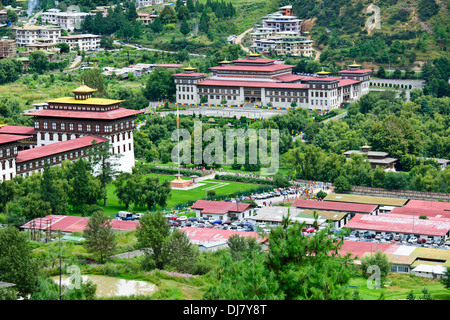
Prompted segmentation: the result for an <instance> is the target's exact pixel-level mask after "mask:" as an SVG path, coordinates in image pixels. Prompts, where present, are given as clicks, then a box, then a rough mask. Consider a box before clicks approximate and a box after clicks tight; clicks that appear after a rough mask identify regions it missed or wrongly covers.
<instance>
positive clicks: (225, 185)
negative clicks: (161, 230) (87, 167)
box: [102, 174, 260, 217]
mask: <svg viewBox="0 0 450 320" xmlns="http://www.w3.org/2000/svg"><path fill="white" fill-rule="evenodd" d="M149 176H156V177H158V178H159V181H160V182H163V181H166V180H169V181H172V180H174V179H175V177H174V176H171V175H162V174H151V175H149ZM183 179H189V178H186V177H183ZM201 183H203V184H204V185H202V186H199V187H197V188H194V189H191V190H171V192H170V195H169V199H168V200H167V205H166V207H165V208H164V209H166V210H167V209H170V210H171V209H172V208H175V206H177V205H178V204H182V203H186V202H188V201H196V200H200V199H206V193H207V191H208V190H214V191H215V193H216V195H218V196H219V195H230V194H235V193H237V194H239V193H240V194H242V193H243V192H246V191H250V190H252V189H256V188H258V187H260V185H257V184H247V183H239V182H224V181H219V180H214V179H208V180H205V181H202V182H201ZM114 190H115V187H114V185H112V184H111V185H108V186H107V197H108V202H107V203H108V206H106V207H103V206H102V207H103V210H104V212H105V214H106V215H108V216H109V217H114V216H115V215H116V214H117V212H118V211H121V210H126V209H125V206H123V205H121V204H120V202H119V199H118V198H117V196H116V195H115V194H114ZM128 211H135V212H137V211H146V208H133V207H130V208H128Z"/></svg>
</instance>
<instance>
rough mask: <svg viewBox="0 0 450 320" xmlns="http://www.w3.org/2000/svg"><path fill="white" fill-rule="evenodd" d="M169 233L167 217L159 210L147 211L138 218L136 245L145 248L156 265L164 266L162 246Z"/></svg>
mask: <svg viewBox="0 0 450 320" xmlns="http://www.w3.org/2000/svg"><path fill="white" fill-rule="evenodd" d="M169 234H170V227H169V224H168V223H167V219H166V218H165V217H164V215H163V214H162V213H161V212H149V213H147V214H145V215H144V216H143V217H142V218H141V219H140V220H139V225H138V226H137V228H136V237H137V239H138V246H139V248H141V249H145V252H146V254H147V255H149V256H150V257H152V258H153V260H154V261H155V263H156V267H157V268H159V269H162V268H163V267H164V262H165V256H164V247H165V243H166V242H167V240H168V238H169Z"/></svg>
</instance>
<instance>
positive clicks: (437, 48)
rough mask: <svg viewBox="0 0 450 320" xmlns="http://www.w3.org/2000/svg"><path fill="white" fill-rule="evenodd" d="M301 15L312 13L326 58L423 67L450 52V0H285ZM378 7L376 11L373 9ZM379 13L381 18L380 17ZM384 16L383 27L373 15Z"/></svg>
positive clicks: (282, 1) (283, 1) (308, 16)
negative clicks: (373, 21)
mask: <svg viewBox="0 0 450 320" xmlns="http://www.w3.org/2000/svg"><path fill="white" fill-rule="evenodd" d="M279 3H280V5H286V4H291V5H292V6H293V11H294V13H295V14H296V15H297V16H299V17H300V18H301V19H304V20H305V19H312V21H314V27H313V28H312V30H311V37H312V39H314V40H315V41H316V45H317V49H318V50H319V51H320V53H321V56H320V60H321V62H324V63H331V62H332V61H336V62H342V61H343V60H345V59H347V60H348V59H352V60H353V59H356V60H358V61H359V62H366V63H367V67H371V66H373V67H374V68H375V69H378V66H380V65H384V66H385V67H389V66H391V67H400V68H402V69H407V68H411V69H416V70H418V69H419V68H420V67H421V66H422V64H423V63H424V62H425V61H432V60H434V59H436V58H439V57H442V56H448V50H449V39H450V36H449V34H450V20H449V19H448V11H449V8H450V2H449V1H446V0H408V1H402V0H374V1H373V0H372V1H370V0H350V1H349V0H280V1H279ZM372 6H373V7H374V9H376V8H375V6H376V7H378V8H379V13H380V14H379V15H378V14H377V13H375V11H372V10H367V9H368V8H370V7H372ZM377 17H379V20H376V19H377ZM373 18H374V19H375V22H376V21H379V23H380V25H379V28H377V27H375V28H374V27H368V26H367V25H366V23H367V21H369V22H370V21H371V20H372V19H373Z"/></svg>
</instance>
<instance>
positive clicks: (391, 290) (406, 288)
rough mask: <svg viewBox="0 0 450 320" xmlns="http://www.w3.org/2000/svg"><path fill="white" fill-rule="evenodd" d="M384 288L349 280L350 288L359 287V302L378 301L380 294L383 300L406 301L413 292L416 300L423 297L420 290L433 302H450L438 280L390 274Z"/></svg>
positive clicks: (359, 279) (363, 279)
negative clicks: (425, 291) (426, 292)
mask: <svg viewBox="0 0 450 320" xmlns="http://www.w3.org/2000/svg"><path fill="white" fill-rule="evenodd" d="M385 285H386V287H383V288H380V289H376V288H375V289H370V288H369V287H368V286H367V280H366V279H365V278H363V277H358V278H353V279H351V280H350V286H359V288H358V289H353V288H352V289H351V290H358V291H359V296H360V298H361V300H378V299H379V298H380V295H381V293H383V295H384V299H385V300H401V299H403V300H404V299H406V297H407V295H408V293H409V292H410V291H411V290H413V292H414V295H415V296H416V299H420V297H421V296H422V295H423V293H422V288H427V289H428V292H430V294H431V296H432V297H433V298H434V299H435V300H450V290H447V289H445V288H444V286H443V285H442V284H441V283H440V281H439V280H432V279H428V278H424V277H418V276H414V275H406V274H391V275H389V276H388V277H387V279H386V281H385Z"/></svg>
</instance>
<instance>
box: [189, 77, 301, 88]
mask: <svg viewBox="0 0 450 320" xmlns="http://www.w3.org/2000/svg"><path fill="white" fill-rule="evenodd" d="M197 85H198V86H229V87H256V88H281V89H282V88H292V89H306V84H304V83H284V82H269V81H234V80H215V79H206V80H203V81H200V82H199V83H197Z"/></svg>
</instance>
